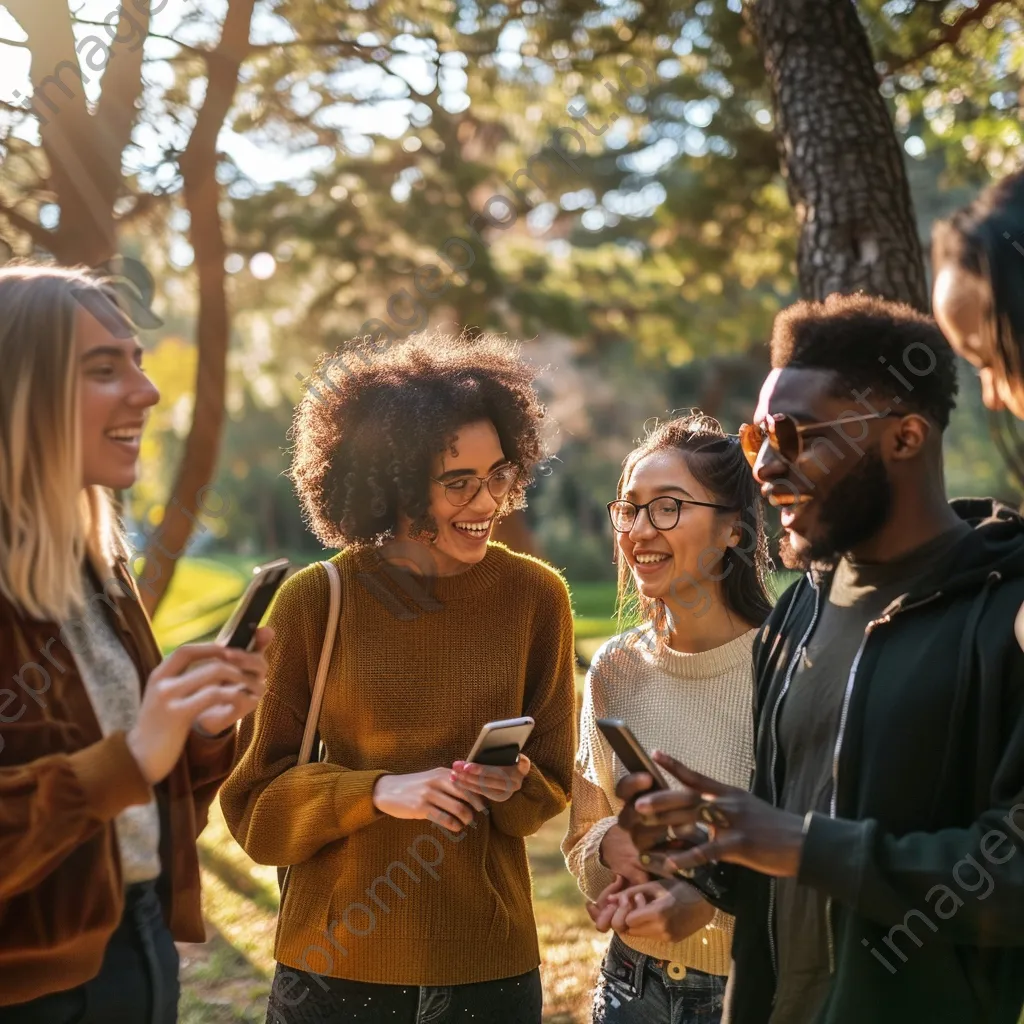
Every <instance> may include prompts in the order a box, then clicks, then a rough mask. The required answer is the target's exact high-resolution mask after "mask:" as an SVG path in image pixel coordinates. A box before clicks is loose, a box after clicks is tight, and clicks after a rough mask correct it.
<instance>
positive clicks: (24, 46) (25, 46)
mask: <svg viewBox="0 0 1024 1024" xmlns="http://www.w3.org/2000/svg"><path fill="white" fill-rule="evenodd" d="M0 45H3V46H20V47H21V48H22V49H23V50H27V49H28V42H24V43H19V42H18V41H17V40H16V39H0Z"/></svg>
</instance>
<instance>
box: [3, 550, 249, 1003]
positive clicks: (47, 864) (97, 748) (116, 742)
mask: <svg viewBox="0 0 1024 1024" xmlns="http://www.w3.org/2000/svg"><path fill="white" fill-rule="evenodd" d="M93 569H94V571H95V572H96V574H97V581H98V582H102V583H103V584H104V591H105V593H106V594H107V595H108V597H109V600H108V601H107V602H106V604H107V607H108V610H109V618H110V620H111V622H112V623H113V624H114V627H115V629H116V630H117V632H118V635H119V636H120V637H121V638H122V640H123V641H124V645H125V648H126V649H127V651H128V653H129V654H130V655H131V657H132V660H133V661H134V662H135V664H136V666H137V667H138V670H139V678H140V679H141V680H143V685H144V684H145V680H146V679H147V678H148V677H149V674H150V672H152V670H153V669H154V668H155V667H156V666H157V665H158V664H159V662H160V658H161V656H160V649H159V647H158V646H157V643H156V640H155V639H154V637H153V632H152V629H151V627H150V622H149V618H148V616H147V614H146V611H145V609H144V608H143V606H142V603H141V601H140V600H139V592H138V589H137V588H136V586H135V581H134V580H133V579H132V576H131V573H130V572H129V571H128V568H127V566H126V565H125V564H124V563H120V564H118V565H117V566H116V567H115V570H114V576H113V579H111V577H110V573H109V571H107V572H106V573H102V572H100V570H99V569H98V567H95V566H94V567H93ZM114 581H116V583H115V582H114ZM76 625H79V626H80V624H76V623H75V622H73V621H72V622H68V623H65V624H64V627H63V632H62V627H61V625H60V624H58V623H55V622H39V621H36V620H31V619H26V618H25V617H24V616H22V615H21V614H20V612H19V611H18V609H17V608H15V607H14V606H12V605H11V604H10V603H9V602H8V601H6V600H4V599H3V597H0V1006H9V1005H13V1004H17V1003H21V1002H27V1001H28V1000H30V999H34V998H36V997H37V996H41V995H44V994H46V993H48V992H54V991H59V990H61V989H67V988H72V987H74V986H76V985H80V984H82V983H83V982H85V981H88V980H89V979H90V978H92V977H95V975H96V974H97V973H98V972H99V969H100V966H101V964H102V961H103V953H104V950H105V948H106V945H107V941H108V940H109V938H110V935H111V933H112V932H113V931H114V929H115V928H116V927H117V925H118V923H119V921H120V919H121V914H122V911H123V908H124V886H123V883H122V879H121V864H120V856H119V853H118V845H117V838H116V835H115V830H114V819H115V818H116V817H117V815H118V814H120V812H121V811H123V810H124V809H125V808H126V807H129V806H131V805H133V804H141V803H147V802H148V801H149V799H150V796H151V792H152V791H151V789H150V787H149V785H148V784H147V782H146V780H145V778H144V777H143V776H142V773H141V771H140V770H139V767H138V764H137V763H136V761H135V759H134V757H133V756H132V754H131V752H130V751H129V749H128V745H127V743H126V741H125V735H124V733H113V734H111V735H109V736H107V737H105V738H104V736H103V735H102V732H101V730H100V726H99V723H98V721H97V719H96V715H95V713H94V711H93V708H92V704H91V703H90V700H89V697H88V695H87V693H86V690H85V686H84V684H83V682H82V679H81V676H80V675H79V672H78V669H77V667H76V664H75V659H74V657H73V655H72V651H73V648H74V644H75V639H74V635H73V634H74V627H75V626H76ZM65 641H66V642H65ZM234 748H235V733H234V731H232V732H231V733H229V734H228V735H227V736H225V737H223V738H219V737H214V738H210V739H207V738H205V737H203V736H200V735H199V734H198V733H195V732H193V733H192V734H191V736H190V738H189V740H188V744H187V746H186V748H185V752H184V754H183V755H182V757H181V758H180V760H179V761H178V763H177V764H176V765H175V767H174V770H173V771H172V772H171V774H170V775H169V776H168V778H167V779H165V780H164V781H163V782H161V783H160V784H159V785H157V786H156V787H155V791H156V797H157V803H158V806H159V809H160V825H161V828H160V859H161V863H162V866H163V870H162V873H161V875H160V878H159V880H158V882H157V887H158V891H159V894H160V899H161V903H162V905H163V909H164V917H165V919H166V920H167V923H168V925H169V927H170V929H171V931H172V932H173V934H174V937H175V939H178V940H180V941H187V942H201V941H203V940H204V939H205V931H204V926H203V918H202V913H201V910H200V902H199V863H198V858H197V856H196V842H195V841H196V838H197V837H198V835H199V833H200V832H201V831H202V829H203V828H204V826H205V825H206V819H207V812H208V810H209V807H210V804H211V802H212V801H213V798H214V796H215V795H216V793H217V790H218V788H219V787H220V784H221V782H222V781H223V780H224V778H225V777H226V776H227V774H228V771H229V769H230V767H231V761H232V758H233V756H234Z"/></svg>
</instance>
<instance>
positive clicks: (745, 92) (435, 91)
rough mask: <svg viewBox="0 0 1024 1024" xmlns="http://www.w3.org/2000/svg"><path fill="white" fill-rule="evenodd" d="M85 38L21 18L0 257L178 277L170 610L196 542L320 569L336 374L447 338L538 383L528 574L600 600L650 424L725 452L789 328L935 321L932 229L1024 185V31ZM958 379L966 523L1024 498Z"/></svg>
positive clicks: (170, 32) (719, 11)
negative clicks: (496, 353) (518, 350)
mask: <svg viewBox="0 0 1024 1024" xmlns="http://www.w3.org/2000/svg"><path fill="white" fill-rule="evenodd" d="M72 6H73V8H74V10H73V11H72V10H71V8H70V7H69V5H68V4H67V3H65V2H64V0H33V2H32V3H31V4H29V3H27V2H25V0H12V2H10V3H6V4H0V37H2V38H3V42H2V43H0V101H2V102H0V155H2V157H3V162H2V165H0V249H2V252H0V257H2V258H13V257H17V256H24V255H30V254H33V253H37V254H38V253H44V252H45V253H50V254H52V255H53V256H54V257H55V258H57V259H59V260H61V261H63V262H85V263H89V264H93V263H98V262H101V261H102V260H105V259H107V258H109V257H110V256H111V255H113V254H114V253H115V252H121V253H124V254H128V255H132V256H135V257H137V258H141V259H142V260H143V261H144V262H145V263H146V265H147V266H149V267H150V268H151V270H152V271H153V273H154V275H155V277H156V278H157V281H158V300H157V307H156V308H157V312H158V313H159V314H160V316H161V317H162V318H163V319H164V321H165V324H164V327H163V328H161V329H160V330H158V331H154V332H151V333H149V334H147V335H146V336H145V337H146V340H147V344H148V346H149V348H150V352H149V356H148V360H149V366H150V369H151V372H152V373H153V375H154V377H155V378H156V379H157V382H158V384H159V385H160V386H161V387H162V389H163V391H164V402H163V403H162V405H161V407H160V410H159V412H158V414H157V416H156V417H155V418H154V421H153V425H152V429H151V431H150V434H149V436H148V437H147V439H146V453H147V456H148V458H147V460H146V463H145V465H146V472H145V476H144V479H143V481H142V482H141V484H140V486H139V487H137V488H136V489H135V490H134V491H133V493H132V495H131V496H130V499H129V507H128V512H129V513H130V517H131V520H132V523H133V525H134V527H135V528H136V530H137V532H138V535H139V537H140V538H141V537H143V536H144V535H146V536H148V537H149V539H150V541H151V547H150V551H149V555H150V558H152V559H153V560H154V563H156V562H162V563H165V564H163V565H162V566H161V570H160V575H161V577H162V578H163V579H167V578H169V573H170V569H171V564H170V563H172V562H173V555H175V554H176V553H177V552H178V551H179V550H180V548H181V547H182V546H183V545H184V543H185V539H186V535H187V533H188V530H189V529H190V528H191V521H190V520H189V519H188V517H187V516H185V515H184V514H183V513H182V512H181V511H180V509H181V507H184V508H185V509H186V511H189V512H193V513H196V512H198V514H199V518H200V521H201V522H202V523H203V525H204V527H205V529H204V530H203V531H197V532H195V533H194V535H193V537H192V544H193V545H194V546H195V547H196V548H207V549H209V550H211V551H221V552H234V553H237V554H240V555H245V554H251V555H254V556H258V555H262V554H273V553H276V552H278V551H289V552H295V551H305V552H306V553H307V554H309V556H310V557H312V556H313V555H314V554H315V551H316V545H315V542H314V541H312V539H311V538H310V537H309V536H308V535H307V534H306V532H305V530H304V527H303V524H302V521H301V517H300V514H299V510H298V506H297V503H296V502H295V499H294V496H293V495H292V493H291V488H290V485H289V483H288V481H287V479H286V478H285V477H284V476H283V475H282V474H283V472H284V471H285V470H286V468H287V465H288V454H287V447H288V441H287V437H286V432H287V427H288V423H289V421H290V417H291V409H292V407H293V405H294V402H295V401H296V399H297V398H298V396H299V395H300V393H301V390H302V388H303V387H304V386H306V382H307V377H308V374H309V373H310V370H311V368H312V366H313V364H314V360H315V358H316V356H317V354H318V353H320V352H321V351H323V350H325V349H333V348H334V347H336V346H337V345H339V344H341V343H343V342H344V341H345V340H346V339H348V338H351V337H353V336H355V335H357V334H362V333H370V334H373V335H375V336H377V337H378V339H379V340H380V341H381V343H388V342H390V341H393V340H397V339H400V338H402V337H405V336H407V335H408V334H409V333H410V332H412V331H415V330H422V329H424V328H427V327H434V326H448V327H451V328H453V329H459V328H461V327H463V326H468V327H474V328H482V329H489V330H498V331H504V332H506V333H508V334H509V335H510V336H512V337H516V338H519V339H521V340H522V341H523V343H524V348H525V351H526V352H527V354H528V355H529V357H530V358H532V359H534V360H535V361H536V362H537V364H538V365H539V366H540V367H542V368H544V372H543V376H542V383H543V388H544V392H545V397H546V400H547V401H548V403H549V405H550V409H551V421H552V424H553V430H552V435H551V437H550V442H551V445H552V449H553V452H554V455H555V458H554V459H553V461H552V462H551V463H550V465H549V466H548V467H547V468H546V469H545V472H544V474H542V476H541V477H540V479H539V481H538V484H537V486H536V488H535V489H534V492H533V495H532V498H531V505H530V509H529V510H528V512H527V513H526V516H525V518H524V521H523V522H520V523H518V524H516V525H517V531H518V532H517V534H516V538H517V543H520V544H522V545H533V546H536V547H537V548H538V549H539V550H542V551H543V553H544V554H545V555H546V556H547V557H549V558H550V559H551V560H552V561H554V562H555V563H556V564H558V565H560V566H562V567H564V568H566V569H567V570H568V571H569V574H570V577H571V578H573V579H579V580H584V579H595V580H597V579H609V578H611V574H612V567H611V559H610V533H609V532H608V529H607V526H606V521H605V514H604V503H605V502H606V501H607V500H608V498H609V496H610V495H611V494H612V492H613V490H614V486H615V481H616V479H617V476H618V468H619V463H620V462H621V460H622V458H623V456H624V455H625V454H626V452H627V451H628V449H629V447H630V445H631V443H632V440H633V439H634V438H635V437H637V436H638V434H639V433H640V432H641V430H642V428H643V424H644V422H645V421H646V420H648V419H649V418H650V417H653V416H666V415H668V414H669V413H670V412H671V411H672V410H674V409H682V408H687V407H690V406H694V405H696V406H700V407H702V408H705V409H707V410H708V411H709V412H712V413H714V414H715V415H717V416H719V417H720V418H721V419H722V421H723V423H724V424H725V426H726V428H727V429H730V430H735V428H736V426H737V425H738V424H739V422H741V421H742V419H743V418H745V417H746V416H747V415H748V413H749V410H750V409H751V408H752V405H753V399H754V396H755V394H756V389H757V386H758V384H759V383H760V380H761V378H762V377H763V374H764V370H765V366H766V359H767V356H766V350H765V340H766V338H767V336H768V334H769V332H770V327H771V321H772V317H773V316H774V314H775V312H776V311H777V310H778V309H779V308H781V307H782V306H784V305H786V304H788V303H789V302H791V301H793V300H794V299H795V298H796V297H798V296H799V295H800V294H806V295H823V294H826V293H827V292H828V291H832V290H837V289H838V290H852V289H854V288H857V287H867V288H870V289H872V290H876V291H881V292H883V293H884V294H889V295H894V296H898V297H901V298H904V299H906V300H908V301H911V302H913V303H915V304H917V305H919V306H921V305H924V304H926V301H927V299H926V297H927V280H926V268H925V263H926V260H925V259H923V258H922V252H923V251H924V250H926V245H927V237H928V231H929V227H930V224H931V222H932V221H933V220H934V219H935V218H936V217H938V216H942V215H944V214H945V213H947V212H948V211H949V210H951V209H952V208H954V207H955V206H957V205H959V204H960V203H962V202H963V201H965V200H966V199H967V198H969V197H970V196H971V195H972V194H973V193H974V192H975V191H976V190H977V188H979V187H980V186H981V185H982V184H984V183H985V182H986V181H988V180H989V179H990V178H991V177H992V176H998V175H1001V174H1004V173H1007V172H1008V171H1010V170H1012V169H1015V168H1016V167H1017V166H1018V165H1019V163H1020V161H1021V157H1022V154H1024V145H1022V141H1024V140H1022V134H1021V129H1022V123H1021V109H1022V108H1021V81H1020V68H1021V61H1022V60H1024V46H1022V44H1021V38H1022V37H1021V22H1020V19H1021V17H1022V11H1021V5H1020V4H1018V3H1014V2H1010V0H1002V2H991V0H860V2H859V3H857V4H856V5H854V4H853V3H852V2H851V0H750V2H749V3H747V4H746V5H744V4H741V3H740V0H728V2H725V0H716V2H711V0H679V2H675V3H672V4H669V3H661V2H658V0H653V2H646V3H640V2H635V0H625V2H598V0H564V2H563V0H517V2H514V3H513V2H508V3H484V2H479V3H475V2H466V0H417V2H412V0H378V2H374V0H356V2H354V3H350V4H348V5H345V6H340V5H335V4H331V3H327V2H317V0H292V2H289V3H281V2H274V0H256V2H253V0H215V2H211V3H204V4H203V5H199V4H194V3H187V2H185V0H163V2H161V3H155V4H153V5H152V10H151V11H150V6H149V5H148V4H147V3H146V2H145V0H128V2H127V3H126V4H125V5H124V6H123V7H118V6H117V5H115V4H114V3H113V0H76V3H75V4H74V5H72ZM5 12H6V13H5ZM105 21H106V27H105V26H104V22H105ZM89 40H98V42H97V41H94V42H90V41H89ZM104 40H106V47H107V52H106V55H105V56H104V54H103V53H101V52H100V51H99V50H98V49H97V46H98V45H100V44H102V43H103V41H104ZM143 40H144V41H143ZM61 64H65V65H66V66H65V67H64V69H63V71H62V72H60V73H59V74H58V73H57V69H58V67H59V65H61ZM76 69H77V71H76ZM54 75H56V79H55V81H51V82H50V83H49V84H48V85H44V82H45V80H46V79H47V77H48V76H54ZM60 83H63V88H62V87H61V84H60ZM40 87H42V88H43V95H44V96H46V97H49V98H50V99H51V101H52V104H50V105H48V104H47V103H44V102H40V99H39V97H40ZM33 89H34V90H35V97H34V99H33V100H32V101H27V100H26V97H30V96H33ZM69 92H70V94H71V95H70V96H69V95H68V93H69ZM26 102H29V105H28V106H26ZM51 105H52V106H54V107H56V109H51ZM93 186H95V187H93ZM297 378H298V379H297ZM962 379H963V392H964V396H963V399H962V402H961V408H960V410H958V413H957V417H956V420H955V422H954V426H953V428H952V430H951V431H950V435H949V468H950V489H951V491H954V492H964V491H972V492H980V491H989V492H996V493H999V494H1001V495H1002V496H1004V497H1011V498H1012V497H1013V492H1012V489H1011V488H1010V485H1009V483H1008V481H1007V480H1006V479H1005V476H1004V474H1003V472H1002V469H1001V467H1000V466H999V464H998V459H997V457H996V456H995V453H994V449H993V447H992V445H991V443H990V442H989V440H988V437H987V432H986V425H985V418H984V415H983V413H982V410H981V407H980V402H979V400H978V396H977V388H976V385H975V383H974V381H973V378H972V377H971V376H970V375H969V374H964V375H963V377H962ZM313 383H314V384H315V382H313ZM211 482H212V485H213V488H214V491H215V492H216V495H217V496H216V498H212V497H211V499H210V504H212V505H214V506H216V507H217V508H223V507H224V503H228V504H227V506H226V507H227V512H226V514H225V515H222V516H218V517H212V518H211V517H205V518H204V517H203V515H202V513H201V509H197V505H196V502H197V497H196V496H197V494H199V493H201V491H202V488H203V486H204V485H205V484H208V483H211ZM213 493H214V492H212V491H211V492H210V494H213ZM154 540H159V541H160V544H161V546H162V547H163V548H164V553H163V554H161V553H160V551H159V549H158V548H157V547H156V546H155V544H153V543H152V542H153V541H154ZM154 575H155V573H154ZM147 576H149V572H148V570H147Z"/></svg>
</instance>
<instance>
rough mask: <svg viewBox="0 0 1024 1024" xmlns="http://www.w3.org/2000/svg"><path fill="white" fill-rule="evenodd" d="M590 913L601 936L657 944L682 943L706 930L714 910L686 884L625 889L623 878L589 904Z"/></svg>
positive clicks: (651, 883)
mask: <svg viewBox="0 0 1024 1024" xmlns="http://www.w3.org/2000/svg"><path fill="white" fill-rule="evenodd" d="M587 913H588V914H590V919H591V920H592V921H593V922H594V926H595V927H596V928H597V930H598V931H600V932H606V931H609V930H612V931H614V932H616V933H617V934H619V935H631V936H633V937H634V938H638V939H641V938H642V939H654V940H655V941H657V942H679V941H680V940H682V939H685V938H686V937H687V936H688V935H692V934H693V933H694V932H695V931H697V930H698V929H700V928H703V927H704V925H706V924H707V923H708V922H709V921H710V920H711V918H712V917H713V916H714V913H715V912H714V909H713V908H712V907H711V906H710V904H708V903H706V902H705V901H704V900H703V899H702V898H701V896H700V894H699V893H698V892H697V891H696V889H694V888H693V887H692V886H690V885H687V884H686V883H685V882H678V881H677V882H644V883H643V884H642V885H634V886H630V887H628V888H626V886H625V879H623V878H622V877H621V876H619V877H617V878H616V879H615V881H614V882H613V883H612V884H611V885H609V886H608V888H606V889H605V890H604V892H602V893H601V895H600V896H598V898H597V902H595V903H588V904H587Z"/></svg>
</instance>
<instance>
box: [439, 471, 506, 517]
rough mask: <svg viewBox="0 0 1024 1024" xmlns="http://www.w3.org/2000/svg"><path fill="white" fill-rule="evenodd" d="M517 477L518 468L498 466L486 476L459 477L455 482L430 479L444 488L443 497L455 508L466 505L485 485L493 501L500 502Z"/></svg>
mask: <svg viewBox="0 0 1024 1024" xmlns="http://www.w3.org/2000/svg"><path fill="white" fill-rule="evenodd" d="M518 477H519V467H518V466H499V467H498V468H497V469H496V470H495V471H494V472H493V473H488V475H487V476H469V475H467V476H460V477H459V478H458V479H456V480H438V479H437V477H433V476H432V477H431V478H430V479H431V480H433V481H434V483H435V484H440V485H441V486H442V487H443V488H444V496H445V497H446V498H447V499H448V501H449V503H450V504H452V505H454V506H455V507H456V508H461V507H462V506H463V505H468V504H469V503H470V502H471V501H472V500H473V499H474V498H475V497H476V496H477V495H478V494H479V493H480V488H481V487H483V485H484V484H487V490H488V491H489V492H490V495H491V497H492V498H494V500H495V501H501V500H502V499H503V498H505V497H506V496H507V495H508V492H509V491H511V490H512V486H513V484H515V482H516V480H517V478H518Z"/></svg>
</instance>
